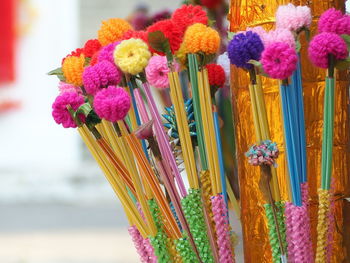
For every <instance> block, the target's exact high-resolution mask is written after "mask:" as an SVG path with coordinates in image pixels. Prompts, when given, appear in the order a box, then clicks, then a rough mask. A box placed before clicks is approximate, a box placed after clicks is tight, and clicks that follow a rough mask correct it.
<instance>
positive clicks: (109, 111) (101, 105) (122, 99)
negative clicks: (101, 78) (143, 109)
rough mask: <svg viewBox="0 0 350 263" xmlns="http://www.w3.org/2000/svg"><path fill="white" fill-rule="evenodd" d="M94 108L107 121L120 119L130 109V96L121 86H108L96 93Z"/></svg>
mask: <svg viewBox="0 0 350 263" xmlns="http://www.w3.org/2000/svg"><path fill="white" fill-rule="evenodd" d="M94 109H95V111H96V113H97V115H98V116H99V117H100V118H102V119H106V120H107V121H111V122H116V121H119V120H122V119H124V118H125V116H126V115H127V114H128V111H129V109H130V96H129V94H128V93H127V92H126V91H125V90H124V89H123V88H120V87H116V86H109V87H108V88H106V89H102V90H100V91H99V92H98V93H97V94H96V96H95V98H94Z"/></svg>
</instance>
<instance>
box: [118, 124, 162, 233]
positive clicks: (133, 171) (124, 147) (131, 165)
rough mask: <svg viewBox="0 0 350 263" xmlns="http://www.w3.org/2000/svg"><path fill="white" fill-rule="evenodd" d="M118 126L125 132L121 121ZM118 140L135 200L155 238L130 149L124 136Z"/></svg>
mask: <svg viewBox="0 0 350 263" xmlns="http://www.w3.org/2000/svg"><path fill="white" fill-rule="evenodd" d="M118 124H120V125H119V127H121V130H124V131H126V128H125V126H124V123H123V122H122V121H120V122H118ZM126 136H129V135H126ZM118 139H120V140H119V141H120V144H121V146H122V147H121V149H122V151H123V152H124V154H125V156H126V158H125V159H126V160H127V166H128V168H129V169H130V170H129V172H130V176H131V180H132V181H133V183H134V187H135V190H136V194H137V199H138V200H139V202H140V205H141V208H142V211H143V212H144V214H145V217H146V219H147V223H148V225H149V227H150V234H151V235H152V236H155V235H156V233H157V229H156V226H155V224H154V221H153V218H152V215H151V211H150V209H149V206H148V204H147V200H146V198H145V195H144V193H143V190H142V184H141V180H140V177H139V176H138V173H137V170H136V167H135V162H134V159H130V155H129V153H128V152H129V151H130V148H129V147H128V144H127V142H126V139H125V136H122V137H120V138H118Z"/></svg>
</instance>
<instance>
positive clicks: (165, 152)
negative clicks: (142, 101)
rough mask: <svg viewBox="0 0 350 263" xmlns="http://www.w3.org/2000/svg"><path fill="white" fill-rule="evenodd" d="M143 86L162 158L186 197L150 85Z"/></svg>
mask: <svg viewBox="0 0 350 263" xmlns="http://www.w3.org/2000/svg"><path fill="white" fill-rule="evenodd" d="M142 86H143V88H144V91H145V94H146V97H147V100H148V103H149V108H150V112H151V115H152V118H153V119H154V122H155V132H156V135H157V138H158V142H159V148H160V152H161V154H162V156H164V158H165V159H166V160H167V161H168V162H169V164H170V167H171V169H172V171H173V173H174V175H175V179H176V182H177V185H178V187H179V190H180V194H181V196H182V197H185V196H186V195H187V191H186V188H185V185H184V183H183V181H182V178H181V175H180V172H179V170H178V168H177V165H176V161H175V158H174V155H173V153H172V151H171V148H170V143H169V140H168V137H167V134H166V133H165V131H164V128H163V126H162V121H161V118H160V114H159V112H158V109H157V106H156V103H155V101H154V99H153V96H152V93H151V90H150V88H149V86H148V83H143V85H142Z"/></svg>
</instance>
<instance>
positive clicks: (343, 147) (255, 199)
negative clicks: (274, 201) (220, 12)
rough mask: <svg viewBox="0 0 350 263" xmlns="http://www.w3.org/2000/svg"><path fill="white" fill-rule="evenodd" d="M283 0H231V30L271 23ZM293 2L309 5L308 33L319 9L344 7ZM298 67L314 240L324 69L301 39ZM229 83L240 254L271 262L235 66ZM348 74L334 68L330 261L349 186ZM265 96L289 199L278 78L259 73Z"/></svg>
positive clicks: (336, 257) (242, 84) (336, 253)
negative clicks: (311, 59)
mask: <svg viewBox="0 0 350 263" xmlns="http://www.w3.org/2000/svg"><path fill="white" fill-rule="evenodd" d="M286 3H288V1H282V0H280V1H279V0H277V1H276V0H274V1H271V0H270V1H269V0H268V1H265V0H232V1H231V6H230V12H229V16H228V18H229V20H230V23H231V31H233V32H234V31H238V30H245V29H246V27H253V26H257V25H262V26H264V27H265V28H266V29H270V28H272V27H273V26H274V25H273V23H274V15H275V12H276V10H277V7H278V6H279V5H281V4H286ZM293 4H295V5H299V4H301V5H308V6H309V7H310V8H311V10H312V15H313V17H314V19H313V24H312V27H311V31H312V36H313V35H315V33H316V26H317V21H318V18H319V16H320V14H321V13H322V12H324V11H325V10H327V9H328V8H330V7H335V8H337V9H344V4H345V2H344V0H341V1H339V0H333V1H327V0H312V1H311V0H310V1H294V2H293ZM301 53H302V72H303V87H304V104H305V121H306V128H307V130H306V137H307V138H306V141H307V158H308V181H309V187H310V198H311V223H312V225H313V229H312V239H313V243H314V245H315V239H316V225H317V223H316V222H317V207H318V196H317V189H318V188H319V187H320V169H321V148H322V127H323V98H324V79H325V70H323V69H318V68H316V67H314V66H313V65H311V63H310V62H309V61H308V60H307V43H306V41H305V40H303V41H302V50H301ZM231 72H232V73H231V74H232V75H231V80H232V81H231V83H232V84H231V89H232V94H233V95H232V96H233V110H234V122H235V131H236V134H235V135H236V150H237V159H238V160H237V163H238V173H239V174H238V176H239V181H240V190H241V207H242V214H241V218H242V220H241V221H242V227H243V241H244V255H245V262H246V263H260V262H266V263H270V262H272V259H271V251H270V245H269V241H268V234H267V227H266V220H265V214H264V209H263V207H262V205H263V202H264V201H263V200H264V199H263V196H262V194H261V192H260V190H259V184H258V182H259V178H260V171H259V169H258V168H256V167H252V166H250V165H249V164H248V162H247V159H246V157H245V156H244V153H245V152H246V151H247V150H248V148H249V146H250V145H251V144H253V143H255V142H256V138H255V135H254V127H253V119H252V112H251V105H250V98H249V91H248V76H247V74H246V73H245V72H244V71H243V70H241V69H237V68H236V67H232V71H231ZM348 84H349V83H348V79H347V74H346V73H345V72H342V73H341V74H337V84H336V111H335V133H334V157H333V158H334V160H333V177H334V179H335V182H334V187H335V200H336V202H335V206H336V207H335V215H334V216H335V219H336V226H337V227H336V231H335V238H334V242H333V245H334V250H333V258H332V262H334V263H340V262H343V260H344V249H343V238H342V233H341V230H342V228H343V227H342V226H343V214H342V206H343V199H342V198H343V197H344V196H349V192H350V183H349V181H350V180H349V176H350V152H349V144H350V125H349V118H350V116H349V85H348ZM263 87H264V96H265V101H266V106H267V113H268V118H269V125H270V130H271V136H272V140H273V141H276V142H277V143H278V145H279V148H280V151H281V155H280V157H279V159H278V165H279V166H278V169H277V173H278V179H279V185H280V188H281V196H282V199H283V200H288V193H287V190H286V184H287V182H286V178H287V167H286V163H285V162H286V161H285V155H284V144H283V131H282V129H283V124H282V117H281V106H280V97H279V92H278V83H277V81H274V80H271V79H266V78H263Z"/></svg>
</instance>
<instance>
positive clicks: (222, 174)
mask: <svg viewBox="0 0 350 263" xmlns="http://www.w3.org/2000/svg"><path fill="white" fill-rule="evenodd" d="M213 117H214V127H215V138H216V144H217V146H218V155H219V165H220V179H221V188H222V195H223V197H224V201H225V204H226V209H228V201H227V186H226V176H225V166H224V158H223V156H222V143H221V135H220V124H219V115H218V112H217V110H216V107H215V106H214V112H213Z"/></svg>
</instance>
